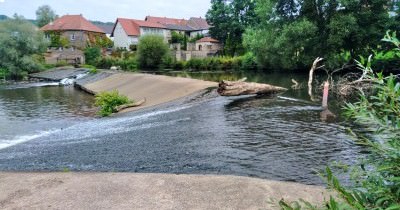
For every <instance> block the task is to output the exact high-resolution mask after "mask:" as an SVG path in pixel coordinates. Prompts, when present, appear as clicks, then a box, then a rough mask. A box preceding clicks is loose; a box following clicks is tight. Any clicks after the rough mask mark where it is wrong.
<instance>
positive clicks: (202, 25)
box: [188, 17, 210, 30]
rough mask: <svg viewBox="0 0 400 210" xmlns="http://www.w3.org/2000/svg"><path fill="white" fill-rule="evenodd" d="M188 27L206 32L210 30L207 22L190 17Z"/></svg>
mask: <svg viewBox="0 0 400 210" xmlns="http://www.w3.org/2000/svg"><path fill="white" fill-rule="evenodd" d="M188 25H189V26H190V27H192V28H194V29H199V30H208V29H209V28H210V25H208V23H207V20H205V19H203V18H201V17H199V18H195V17H191V18H190V19H189V21H188Z"/></svg>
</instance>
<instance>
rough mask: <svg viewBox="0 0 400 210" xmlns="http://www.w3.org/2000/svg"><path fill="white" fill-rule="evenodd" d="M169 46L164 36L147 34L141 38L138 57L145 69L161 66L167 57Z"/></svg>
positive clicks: (140, 64)
mask: <svg viewBox="0 0 400 210" xmlns="http://www.w3.org/2000/svg"><path fill="white" fill-rule="evenodd" d="M168 52H169V48H168V45H167V44H166V43H164V39H163V37H162V36H157V35H146V36H142V37H141V38H140V40H139V45H138V54H137V59H138V63H139V66H140V67H141V68H144V69H152V68H153V69H154V68H159V67H160V66H161V64H162V63H163V60H164V59H166V57H167V56H170V55H169V54H168Z"/></svg>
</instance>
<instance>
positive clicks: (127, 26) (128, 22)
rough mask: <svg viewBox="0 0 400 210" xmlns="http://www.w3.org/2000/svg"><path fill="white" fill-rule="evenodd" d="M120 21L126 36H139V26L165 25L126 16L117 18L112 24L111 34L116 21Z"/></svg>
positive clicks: (158, 26) (155, 26)
mask: <svg viewBox="0 0 400 210" xmlns="http://www.w3.org/2000/svg"><path fill="white" fill-rule="evenodd" d="M118 22H119V23H120V24H121V26H122V28H123V29H124V31H125V32H126V34H127V35H128V36H139V35H140V27H147V28H161V29H164V28H165V26H163V25H161V24H159V23H154V22H147V21H143V20H135V19H127V18H118V19H117V21H116V22H115V24H114V28H113V32H112V36H114V30H115V26H116V25H117V23H118Z"/></svg>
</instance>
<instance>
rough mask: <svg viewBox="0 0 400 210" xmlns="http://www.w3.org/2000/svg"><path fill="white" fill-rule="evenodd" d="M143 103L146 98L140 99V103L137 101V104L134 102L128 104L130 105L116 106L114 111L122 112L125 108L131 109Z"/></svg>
mask: <svg viewBox="0 0 400 210" xmlns="http://www.w3.org/2000/svg"><path fill="white" fill-rule="evenodd" d="M144 103H146V98H144V99H142V100H140V101H138V102H134V103H130V104H124V105H121V106H117V107H116V108H115V110H116V111H117V112H120V111H122V110H124V109H127V108H132V107H137V106H141V105H143V104H144Z"/></svg>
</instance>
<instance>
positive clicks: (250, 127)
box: [0, 73, 362, 185]
mask: <svg viewBox="0 0 400 210" xmlns="http://www.w3.org/2000/svg"><path fill="white" fill-rule="evenodd" d="M173 74H174V75H175V76H191V77H195V78H203V79H209V80H219V79H221V78H222V77H223V78H231V79H237V78H239V77H243V76H247V77H248V79H249V80H250V81H256V82H267V83H270V84H275V85H280V86H283V87H290V86H291V85H292V84H291V79H292V78H293V79H296V80H297V81H299V82H300V83H303V84H304V83H305V80H306V75H301V74H265V75H260V74H246V75H242V74H190V75H188V74H186V73H173ZM205 77H207V78H205ZM333 110H335V111H336V114H340V113H339V112H340V111H338V110H339V109H337V108H335V107H333ZM321 111H322V109H321V107H320V103H319V102H311V101H310V100H309V99H308V96H307V93H306V90H305V89H304V88H303V89H301V90H289V91H288V92H286V93H285V94H283V95H281V96H279V97H275V98H254V97H219V96H217V95H216V94H215V93H214V92H211V93H207V94H204V95H201V96H197V97H195V98H193V97H191V98H187V99H183V100H180V101H176V102H173V103H169V104H165V105H161V106H158V107H154V108H149V109H145V110H141V111H137V112H132V113H126V114H118V115H115V116H113V117H110V118H96V117H95V114H94V112H95V108H94V107H93V97H92V96H90V95H88V94H86V93H82V92H80V91H78V90H75V89H73V88H72V87H58V86H57V87H30V88H27V87H26V86H22V87H21V86H19V85H15V86H6V87H4V86H3V87H1V88H0V117H1V118H0V125H1V127H0V129H1V130H0V131H1V133H0V170H3V171H63V170H68V171H69V170H71V171H118V172H154V173H177V174H179V173H188V174H191V173H193V174H230V175H242V176H250V177H259V178H265V179H274V180H284V181H295V182H300V183H305V184H318V185H319V184H323V181H322V180H321V179H320V177H319V176H318V175H317V173H316V171H318V170H321V169H323V168H324V167H325V166H326V165H327V164H329V163H332V162H333V161H338V162H341V163H347V164H350V163H352V162H354V161H355V160H356V159H357V157H359V156H360V153H361V152H362V148H360V147H359V146H356V145H355V144H354V143H353V141H352V140H351V138H350V136H349V135H348V134H347V133H346V127H347V126H348V125H347V124H346V123H345V122H343V121H342V120H340V119H338V120H336V121H335V122H329V123H327V122H322V121H321V120H320V112H321Z"/></svg>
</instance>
